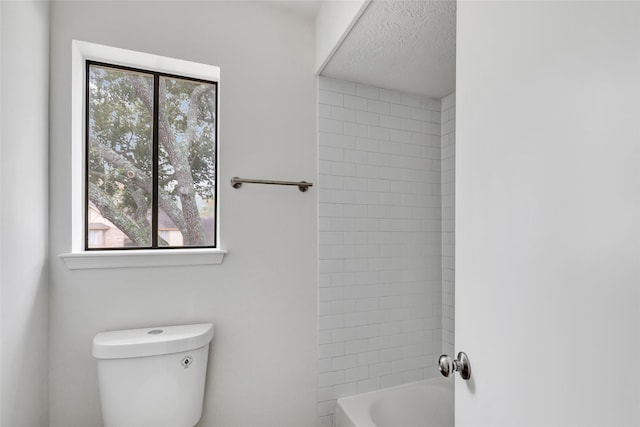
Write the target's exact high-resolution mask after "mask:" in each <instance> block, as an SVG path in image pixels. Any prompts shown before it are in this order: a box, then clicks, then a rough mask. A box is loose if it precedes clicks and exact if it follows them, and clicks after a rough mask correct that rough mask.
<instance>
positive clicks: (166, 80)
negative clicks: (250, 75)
mask: <svg viewBox="0 0 640 427" xmlns="http://www.w3.org/2000/svg"><path fill="white" fill-rule="evenodd" d="M71 48H72V49H71V51H72V55H71V60H72V63H71V170H70V182H69V184H70V189H71V192H70V196H71V206H70V207H71V242H70V243H71V247H70V252H69V253H64V254H60V255H59V257H60V258H61V259H62V260H63V261H64V263H65V265H66V266H67V268H69V269H70V270H76V269H103V268H137V267H161V266H189V265H218V264H222V261H223V259H224V256H225V254H226V253H227V251H226V250H224V249H223V248H221V246H222V244H221V237H220V236H221V233H220V223H219V215H218V214H217V212H218V211H219V209H220V203H219V197H218V191H217V189H218V188H219V187H217V171H218V165H219V162H220V159H219V158H218V157H217V151H218V149H219V148H218V146H219V143H218V138H217V135H218V134H219V129H218V124H219V121H218V119H217V116H218V105H219V99H220V93H219V90H218V85H219V82H220V69H219V68H218V67H216V66H213V65H208V64H202V63H197V62H190V61H184V60H181V59H176V58H169V57H166V56H158V55H152V54H149V53H143V52H136V51H132V50H127V49H120V48H117V47H111V46H105V45H100V44H95V43H88V42H83V41H79V40H73V41H72V42H71ZM91 65H93V67H94V69H93V72H95V75H94V76H93V77H92V76H91V75H90V74H91V73H90V72H91V70H90V68H91ZM92 78H93V79H94V81H93V83H91V81H90V80H91V79H92ZM118 79H120V80H119V81H118ZM109 80H112V81H109ZM136 80H143V81H144V82H146V84H147V86H141V85H140V83H139V82H137V81H136ZM101 81H102V83H100V82H101ZM151 81H153V86H148V84H150V83H151ZM127 83H128V85H127ZM136 83H137V84H139V85H140V87H141V88H146V89H148V90H149V91H151V92H150V93H152V94H153V99H154V103H155V100H156V99H157V100H158V102H157V104H158V105H152V108H151V109H150V110H149V109H148V108H147V106H146V105H144V102H145V98H144V97H142V95H141V94H140V93H139V92H137V91H136V90H138V91H139V90H140V88H136V87H135V84H136ZM200 84H205V85H212V86H213V88H212V89H210V91H209V93H208V95H206V96H204V97H203V96H202V94H200V95H198V97H199V98H198V99H199V101H198V104H197V105H196V104H193V105H195V107H193V108H192V109H189V106H191V105H192V104H191V103H190V102H187V99H186V94H185V93H181V92H180V91H177V89H178V87H183V88H185V87H186V88H189V87H193V86H190V85H196V86H199V85H200ZM161 85H164V86H165V87H167V89H166V90H165V92H162V91H160V88H161ZM171 85H173V87H172V86H171ZM206 87H207V88H209V87H211V86H206ZM156 88H157V90H158V93H157V97H156V93H155V92H156ZM188 90H189V89H184V90H183V92H187V93H193V92H188ZM98 91H100V93H98ZM211 91H213V92H211ZM163 93H164V94H163ZM90 94H93V95H95V98H94V99H92V100H91V101H90V99H89V95H90ZM146 96H150V95H148V94H147V95H146ZM161 96H165V97H167V98H171V97H173V98H171V99H168V101H165V102H161V99H160V98H161ZM179 97H182V98H180V99H182V102H177V99H178V98H179ZM190 99H191V98H189V100H190ZM203 99H206V102H207V103H208V105H211V100H212V99H213V100H214V101H215V102H214V104H213V107H209V106H207V109H203V108H201V107H202V103H203V102H204V101H203ZM142 106H144V107H145V108H147V110H146V112H145V110H144V109H142V108H141V107H142ZM107 107H110V108H111V111H109V108H107ZM196 107H198V108H196ZM90 109H91V110H92V111H93V113H94V114H95V113H98V116H99V117H95V118H94V119H97V121H96V120H94V121H93V122H92V121H91V120H89V119H90V117H89V116H88V113H90V111H89V110H90ZM163 110H164V111H165V112H166V113H167V114H168V116H167V121H164V122H163V120H161V118H160V117H158V118H157V120H156V122H157V123H154V114H153V111H158V112H161V111H163ZM189 111H192V115H191V116H190V115H189ZM124 113H127V114H124ZM174 113H175V117H174V118H173V119H171V117H172V116H171V114H174ZM196 113H197V114H196ZM207 113H208V114H209V116H208V117H207V116H206V114H207ZM100 114H102V116H100ZM212 116H213V117H214V120H213V122H212V121H211V117H212ZM118 118H119V119H118ZM190 119H194V120H196V126H192V127H188V126H187V125H186V121H187V120H190ZM170 120H174V122H172V121H170ZM207 120H208V121H207ZM105 123H108V124H110V125H109V126H107V125H105ZM162 123H165V126H164V128H163V127H162V126H161V125H162ZM166 123H168V126H166ZM211 123H213V129H211ZM127 126H129V128H127ZM172 126H173V127H172ZM207 126H208V127H207ZM205 127H207V129H205ZM167 128H168V129H169V130H170V131H171V132H172V133H171V134H169V133H168V132H167V135H173V137H174V138H175V140H176V141H177V142H178V143H179V144H177V145H174V147H180V149H181V150H183V156H184V157H183V158H187V159H188V160H189V161H190V162H196V163H198V162H204V163H207V165H206V167H204V166H203V165H202V164H197V165H196V164H195V163H189V167H190V168H191V178H192V181H193V185H194V187H195V188H194V191H195V196H192V199H195V208H193V205H191V208H188V207H187V209H183V207H184V206H187V205H186V204H183V202H182V196H181V194H182V193H180V192H181V191H188V188H187V189H186V190H185V189H182V188H180V187H178V183H179V181H178V179H177V177H175V176H174V175H175V174H177V172H178V171H177V168H178V165H182V163H181V162H174V161H173V160H172V158H171V157H170V156H169V153H168V152H167V151H166V150H167V149H166V148H165V147H164V146H163V145H162V136H161V133H162V132H164V131H165V129H167ZM154 129H155V131H154ZM194 129H195V131H196V134H195V135H191V134H190V133H187V132H186V130H189V132H192V131H193V130H194ZM204 133H207V134H211V135H212V136H213V140H212V141H211V144H212V145H210V147H211V146H212V147H213V148H212V149H211V150H209V151H208V152H207V154H206V156H204V155H201V154H202V153H203V152H204V151H203V150H204V149H203V150H201V152H200V153H197V154H198V155H194V153H193V152H192V151H190V150H187V149H186V147H187V145H186V144H185V143H184V141H185V139H186V138H191V140H194V139H193V138H201V137H202V136H203V134H204ZM108 134H111V136H110V137H108ZM211 135H210V136H211ZM91 139H93V140H94V142H96V143H99V144H102V145H95V146H94V147H93V148H91V147H90V146H89V145H87V141H90V140H91ZM154 139H155V141H154ZM117 141H120V142H121V143H120V144H119V143H117ZM200 141H201V142H202V141H203V140H200ZM202 144H204V142H202ZM202 144H201V145H200V148H203V146H202ZM154 147H155V151H154ZM149 151H150V152H151V154H150V155H149V154H148V152H149ZM96 152H97V153H98V154H99V155H98V154H96ZM185 152H186V153H185ZM100 153H102V154H100ZM105 155H106V157H104V156H105ZM100 156H103V158H101V157H100ZM116 160H117V162H116V163H114V161H116ZM125 161H126V162H125ZM124 166H126V167H124ZM129 166H135V169H133V168H130V167H129ZM161 168H162V169H161ZM212 168H213V169H212ZM154 169H156V170H155V171H154ZM204 170H206V171H208V172H207V173H200V171H204ZM211 170H213V177H212V175H211V174H209V172H210V171H211ZM149 171H150V172H149ZM194 171H196V172H197V173H196V172H194ZM138 172H140V173H143V172H144V174H145V175H136V174H137V173H138ZM180 173H182V171H180ZM147 174H148V175H147ZM187 177H188V175H187ZM143 178H146V179H147V180H145V179H143ZM149 180H150V181H151V188H149ZM207 183H208V184H207ZM90 184H92V185H90ZM96 187H97V188H96ZM98 190H99V191H98ZM207 191H208V192H209V193H206V192H207ZM90 192H91V194H92V197H90V196H89V193H90ZM192 194H193V193H192ZM165 196H166V197H165ZM99 197H102V198H100V199H99ZM92 200H95V202H92ZM169 202H171V203H172V204H170V203H169ZM115 208H117V209H115ZM109 209H114V211H112V212H108V210H109ZM171 209H173V211H171V212H167V210H171ZM176 209H177V210H178V212H176ZM145 210H146V211H145ZM194 213H197V215H198V217H199V218H200V222H201V223H202V227H203V229H204V235H205V244H203V245H201V244H200V241H197V240H194V238H193V236H191V235H189V236H187V233H186V232H185V230H189V228H187V226H186V225H185V224H184V222H186V221H187V219H188V220H189V221H191V222H190V223H189V224H193V223H194V221H195V219H194V218H195V214H194ZM192 214H193V215H192ZM180 218H182V219H180ZM112 219H113V220H114V221H115V222H112ZM126 221H131V222H132V223H133V224H128V223H127V222H126ZM176 221H177V222H176ZM123 222H124V223H123ZM136 227H137V228H136ZM181 227H182V228H181ZM191 229H193V227H191ZM94 230H95V231H94ZM98 230H101V231H98ZM132 230H139V231H142V233H141V234H140V235H136V236H135V240H134V239H133V238H131V237H130V236H129V235H128V234H127V233H128V232H129V233H131V234H133V231H132ZM183 233H184V234H183ZM154 239H155V244H156V245H155V246H154ZM149 241H150V242H151V243H149ZM141 242H142V243H141ZM194 242H195V243H194Z"/></svg>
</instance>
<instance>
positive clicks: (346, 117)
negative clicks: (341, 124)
mask: <svg viewBox="0 0 640 427" xmlns="http://www.w3.org/2000/svg"><path fill="white" fill-rule="evenodd" d="M331 118H332V119H334V120H342V121H345V122H355V121H356V110H352V109H350V108H344V107H338V106H333V107H331Z"/></svg>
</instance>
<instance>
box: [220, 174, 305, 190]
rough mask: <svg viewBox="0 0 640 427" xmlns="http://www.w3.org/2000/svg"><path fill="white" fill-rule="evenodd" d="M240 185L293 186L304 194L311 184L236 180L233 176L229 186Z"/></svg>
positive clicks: (238, 186) (235, 186)
mask: <svg viewBox="0 0 640 427" xmlns="http://www.w3.org/2000/svg"><path fill="white" fill-rule="evenodd" d="M242 184H270V185H295V186H296V187H298V190H300V191H302V192H305V191H307V190H308V189H309V187H312V186H313V184H312V183H310V182H307V181H272V180H269V179H246V178H238V177H237V176H234V177H233V178H231V186H232V187H233V188H240V187H242Z"/></svg>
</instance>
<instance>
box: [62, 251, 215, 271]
mask: <svg viewBox="0 0 640 427" xmlns="http://www.w3.org/2000/svg"><path fill="white" fill-rule="evenodd" d="M226 254H227V251H226V250H223V249H176V250H171V249H167V250H127V251H104V252H89V251H88V252H77V253H68V254H61V255H59V257H60V258H62V260H63V261H64V263H65V264H66V266H67V268H68V269H69V270H88V269H99V268H138V267H174V266H186V265H219V264H222V259H223V258H224V256H225V255H226Z"/></svg>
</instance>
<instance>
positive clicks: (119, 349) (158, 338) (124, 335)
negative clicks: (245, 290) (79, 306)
mask: <svg viewBox="0 0 640 427" xmlns="http://www.w3.org/2000/svg"><path fill="white" fill-rule="evenodd" d="M212 338H213V324H212V323H198V324H195V325H180V326H158V327H153V328H140V329H127V330H123V331H107V332H100V333H99V334H97V335H96V336H95V337H94V338H93V357H95V358H96V359H126V358H130V357H145V356H158V355H162V354H170V353H179V352H182V351H189V350H193V349H196V348H200V347H204V346H206V345H209V342H210V341H211V339H212Z"/></svg>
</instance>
